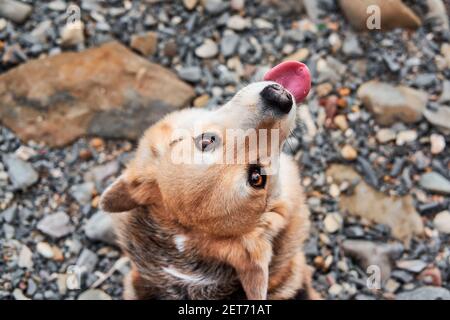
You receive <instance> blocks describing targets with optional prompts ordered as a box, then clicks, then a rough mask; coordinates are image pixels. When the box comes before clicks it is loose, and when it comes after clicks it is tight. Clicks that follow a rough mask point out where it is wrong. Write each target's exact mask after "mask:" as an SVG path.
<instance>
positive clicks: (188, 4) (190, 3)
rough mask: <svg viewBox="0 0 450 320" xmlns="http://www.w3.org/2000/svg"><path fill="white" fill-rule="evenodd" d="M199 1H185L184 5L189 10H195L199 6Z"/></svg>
mask: <svg viewBox="0 0 450 320" xmlns="http://www.w3.org/2000/svg"><path fill="white" fill-rule="evenodd" d="M197 2H198V0H183V5H184V7H185V8H186V9H188V10H193V9H194V8H195V7H196V6H197Z"/></svg>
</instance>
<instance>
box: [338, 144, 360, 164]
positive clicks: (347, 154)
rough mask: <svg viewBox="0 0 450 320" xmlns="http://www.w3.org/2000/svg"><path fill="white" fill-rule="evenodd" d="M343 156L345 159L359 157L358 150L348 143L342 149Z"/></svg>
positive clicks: (350, 159)
mask: <svg viewBox="0 0 450 320" xmlns="http://www.w3.org/2000/svg"><path fill="white" fill-rule="evenodd" d="M341 156H342V157H343V158H344V159H345V160H349V161H352V160H355V159H356V158H357V157H358V151H356V150H355V148H353V147H352V146H351V145H349V144H346V145H345V146H344V147H343V148H342V149H341Z"/></svg>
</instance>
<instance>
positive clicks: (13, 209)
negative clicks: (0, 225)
mask: <svg viewBox="0 0 450 320" xmlns="http://www.w3.org/2000/svg"><path fill="white" fill-rule="evenodd" d="M16 215H17V206H16V205H12V206H10V207H9V208H8V209H6V210H4V211H3V212H2V213H0V217H1V218H2V219H3V220H4V221H5V222H6V223H11V222H13V221H14V219H15V218H16Z"/></svg>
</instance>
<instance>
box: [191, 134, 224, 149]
mask: <svg viewBox="0 0 450 320" xmlns="http://www.w3.org/2000/svg"><path fill="white" fill-rule="evenodd" d="M218 140H219V139H218V137H217V136H216V135H215V134H214V133H202V134H201V135H199V136H198V137H197V138H195V146H196V147H197V149H198V150H200V151H202V152H210V151H214V149H215V146H216V144H217V142H218Z"/></svg>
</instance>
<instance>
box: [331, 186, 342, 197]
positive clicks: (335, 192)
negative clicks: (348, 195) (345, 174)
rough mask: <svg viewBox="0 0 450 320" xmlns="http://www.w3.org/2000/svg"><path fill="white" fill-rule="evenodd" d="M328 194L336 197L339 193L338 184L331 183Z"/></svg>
mask: <svg viewBox="0 0 450 320" xmlns="http://www.w3.org/2000/svg"><path fill="white" fill-rule="evenodd" d="M329 194H330V196H332V197H333V198H337V197H339V195H340V194H341V190H340V189H339V186H338V185H337V184H334V183H333V184H332V185H331V186H330V191H329Z"/></svg>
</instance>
